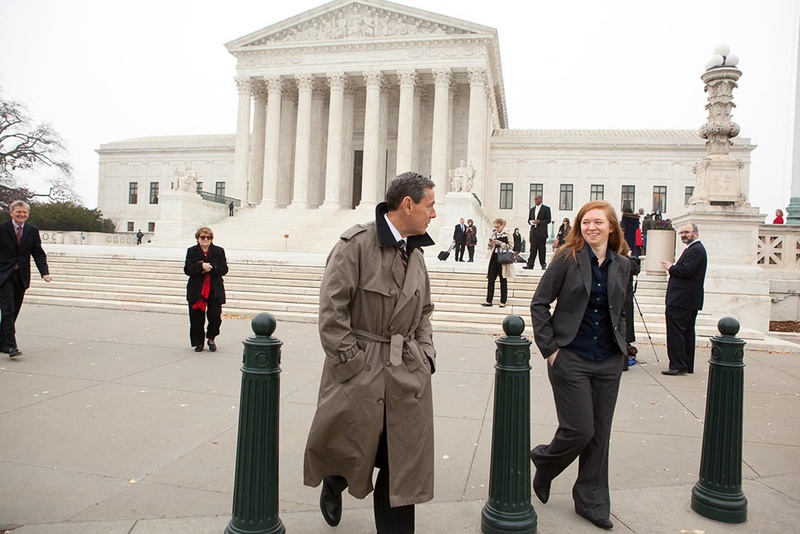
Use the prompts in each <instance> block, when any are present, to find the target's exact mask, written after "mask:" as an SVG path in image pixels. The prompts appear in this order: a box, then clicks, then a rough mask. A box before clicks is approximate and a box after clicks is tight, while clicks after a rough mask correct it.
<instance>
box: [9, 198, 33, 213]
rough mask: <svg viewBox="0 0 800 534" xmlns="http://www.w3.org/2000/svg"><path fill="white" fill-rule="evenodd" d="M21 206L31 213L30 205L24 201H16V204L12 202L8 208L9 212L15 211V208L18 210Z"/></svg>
mask: <svg viewBox="0 0 800 534" xmlns="http://www.w3.org/2000/svg"><path fill="white" fill-rule="evenodd" d="M19 206H22V207H23V208H25V209H26V210H27V211H31V207H30V205H29V204H28V203H27V202H25V201H24V200H15V201H14V202H12V203H11V205H10V206H9V207H8V211H14V208H18V207H19Z"/></svg>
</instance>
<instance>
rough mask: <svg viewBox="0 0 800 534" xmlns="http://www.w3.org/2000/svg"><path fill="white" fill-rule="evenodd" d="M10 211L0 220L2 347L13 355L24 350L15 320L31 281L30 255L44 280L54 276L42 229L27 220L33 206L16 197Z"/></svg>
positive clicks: (0, 329) (0, 330)
mask: <svg viewBox="0 0 800 534" xmlns="http://www.w3.org/2000/svg"><path fill="white" fill-rule="evenodd" d="M8 211H9V213H10V214H11V220H9V221H6V222H4V223H1V224H0V314H2V319H0V350H1V351H2V352H7V353H8V355H9V357H11V358H14V357H15V356H19V355H21V354H22V351H21V350H19V347H17V337H16V332H17V331H16V326H15V323H16V320H17V317H18V316H19V311H20V308H22V299H23V298H24V297H25V291H26V290H27V289H28V287H30V285H31V256H33V261H34V263H36V268H37V269H38V270H39V274H40V275H41V276H42V278H43V279H44V281H45V282H49V281H50V280H51V278H50V271H49V270H48V268H47V254H45V252H44V249H43V248H42V239H41V237H40V236H39V230H38V229H37V228H36V227H35V226H33V225H32V224H27V223H26V222H25V221H27V220H28V214H29V213H30V206H29V205H28V203H27V202H23V201H21V200H17V201H16V202H12V203H11V206H9V210H8Z"/></svg>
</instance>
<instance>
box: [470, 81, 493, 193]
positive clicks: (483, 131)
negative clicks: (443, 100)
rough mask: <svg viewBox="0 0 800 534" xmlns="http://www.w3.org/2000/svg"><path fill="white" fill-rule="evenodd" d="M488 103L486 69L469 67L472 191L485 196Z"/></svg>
mask: <svg viewBox="0 0 800 534" xmlns="http://www.w3.org/2000/svg"><path fill="white" fill-rule="evenodd" d="M487 121H488V106H487V103H486V70H485V69H482V68H472V69H469V126H468V133H467V163H468V164H472V168H473V169H474V170H475V178H474V184H473V186H472V191H473V192H474V193H475V194H477V195H478V197H483V196H484V194H485V191H484V190H483V188H484V175H485V173H486V147H487V143H486V135H487V132H488V129H489V124H488V122H487Z"/></svg>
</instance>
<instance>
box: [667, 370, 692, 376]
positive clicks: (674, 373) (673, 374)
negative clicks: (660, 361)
mask: <svg viewBox="0 0 800 534" xmlns="http://www.w3.org/2000/svg"><path fill="white" fill-rule="evenodd" d="M661 374H662V375H667V376H677V375H684V374H686V372H685V371H679V370H677V369H667V370H666V371H661Z"/></svg>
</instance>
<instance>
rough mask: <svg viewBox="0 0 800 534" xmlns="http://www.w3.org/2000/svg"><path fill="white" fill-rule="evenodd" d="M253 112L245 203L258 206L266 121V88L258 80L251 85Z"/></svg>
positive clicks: (261, 181)
mask: <svg viewBox="0 0 800 534" xmlns="http://www.w3.org/2000/svg"><path fill="white" fill-rule="evenodd" d="M252 91H253V98H254V106H255V108H254V111H253V148H252V149H251V151H250V175H249V176H250V178H249V184H250V185H249V187H248V188H247V202H248V203H249V204H258V203H259V202H260V201H261V192H262V190H263V182H264V132H265V128H266V120H267V88H266V87H264V84H263V83H262V82H261V81H260V80H259V81H256V80H254V81H253V84H252Z"/></svg>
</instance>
